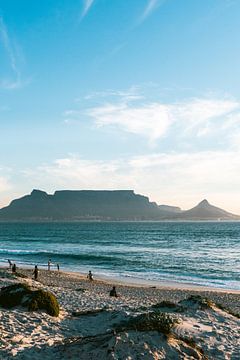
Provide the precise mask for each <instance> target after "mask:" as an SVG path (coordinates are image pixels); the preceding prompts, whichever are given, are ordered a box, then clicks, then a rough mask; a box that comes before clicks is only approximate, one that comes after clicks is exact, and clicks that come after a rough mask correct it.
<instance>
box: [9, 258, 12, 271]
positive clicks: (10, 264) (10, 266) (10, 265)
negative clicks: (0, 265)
mask: <svg viewBox="0 0 240 360" xmlns="http://www.w3.org/2000/svg"><path fill="white" fill-rule="evenodd" d="M8 263H9V269H10V270H11V268H12V262H11V260H10V259H8Z"/></svg>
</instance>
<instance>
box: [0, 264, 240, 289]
mask: <svg viewBox="0 0 240 360" xmlns="http://www.w3.org/2000/svg"><path fill="white" fill-rule="evenodd" d="M46 267H47V265H46ZM0 269H3V270H8V269H9V268H8V267H7V266H3V265H2V264H1V265H0ZM17 270H19V271H20V272H21V270H22V271H33V267H30V266H28V265H26V266H23V264H21V266H20V267H17ZM39 271H40V272H47V273H48V270H47V269H43V268H41V267H39ZM50 273H53V274H54V273H55V274H58V271H57V270H56V269H51V270H50ZM59 274H62V275H67V276H70V277H76V278H77V279H79V280H86V278H87V273H83V272H80V271H71V270H65V269H63V270H60V271H59ZM93 277H94V282H95V283H98V282H99V283H104V284H106V285H120V286H129V287H138V288H149V287H150V288H156V289H166V290H189V291H191V290H193V291H199V292H201V291H202V292H206V291H210V292H220V293H232V294H239V295H240V290H238V289H231V288H222V287H214V286H208V285H205V286H204V285H199V284H193V283H188V282H178V281H172V280H170V281H166V280H163V281H161V280H147V279H142V278H136V277H131V278H130V277H124V276H110V275H109V276H108V275H103V274H100V275H96V273H94V272H93Z"/></svg>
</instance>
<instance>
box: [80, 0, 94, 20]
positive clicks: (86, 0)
mask: <svg viewBox="0 0 240 360" xmlns="http://www.w3.org/2000/svg"><path fill="white" fill-rule="evenodd" d="M94 1H95V0H83V10H82V14H81V19H83V18H84V17H85V16H86V15H87V13H88V12H89V10H90V8H91V7H92V5H93V3H94Z"/></svg>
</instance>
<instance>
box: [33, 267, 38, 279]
mask: <svg viewBox="0 0 240 360" xmlns="http://www.w3.org/2000/svg"><path fill="white" fill-rule="evenodd" d="M33 275H34V280H37V279H38V267H37V265H35V268H34V270H33Z"/></svg>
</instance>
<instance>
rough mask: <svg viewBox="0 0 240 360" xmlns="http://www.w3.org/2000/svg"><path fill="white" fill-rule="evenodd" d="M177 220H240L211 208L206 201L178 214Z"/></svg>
mask: <svg viewBox="0 0 240 360" xmlns="http://www.w3.org/2000/svg"><path fill="white" fill-rule="evenodd" d="M177 218H178V219H182V220H240V216H239V215H234V214H231V213H229V212H227V211H225V210H223V209H220V208H218V207H216V206H213V205H211V204H209V202H208V201H207V200H206V199H204V200H202V201H201V202H200V203H199V204H198V205H197V206H195V207H194V208H192V209H190V210H186V211H184V212H182V213H181V214H178V216H177Z"/></svg>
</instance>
